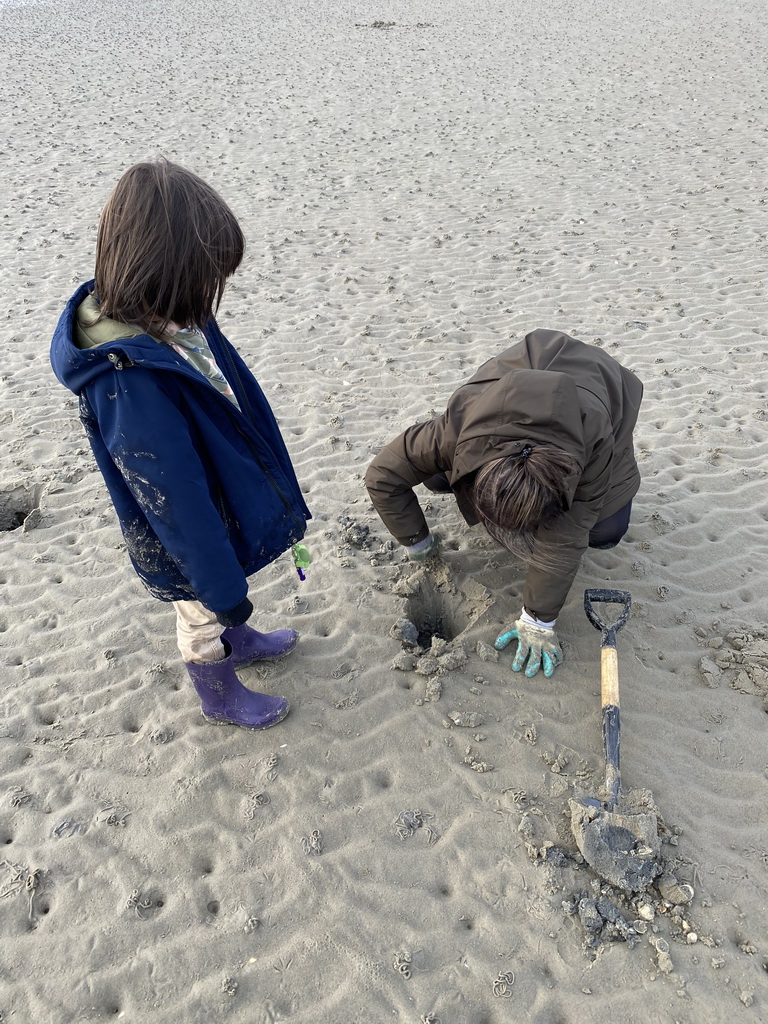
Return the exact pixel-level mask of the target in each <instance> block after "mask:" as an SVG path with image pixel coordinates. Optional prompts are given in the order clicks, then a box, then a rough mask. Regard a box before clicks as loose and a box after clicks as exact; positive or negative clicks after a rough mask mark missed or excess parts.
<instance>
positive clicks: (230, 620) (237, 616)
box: [216, 597, 253, 629]
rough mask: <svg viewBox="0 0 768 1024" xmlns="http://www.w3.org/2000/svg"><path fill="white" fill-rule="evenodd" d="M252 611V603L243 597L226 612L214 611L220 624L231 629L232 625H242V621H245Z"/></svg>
mask: <svg viewBox="0 0 768 1024" xmlns="http://www.w3.org/2000/svg"><path fill="white" fill-rule="evenodd" d="M252 612H253V605H252V604H251V602H250V601H249V600H248V598H247V597H244V598H243V600H242V601H241V602H240V604H236V605H235V607H234V608H230V609H229V611H226V612H216V618H217V619H218V620H219V622H220V623H221V624H222V626H225V627H227V628H228V629H231V628H232V627H233V626H242V624H243V623H244V622H247V621H248V619H250V617H251V613H252Z"/></svg>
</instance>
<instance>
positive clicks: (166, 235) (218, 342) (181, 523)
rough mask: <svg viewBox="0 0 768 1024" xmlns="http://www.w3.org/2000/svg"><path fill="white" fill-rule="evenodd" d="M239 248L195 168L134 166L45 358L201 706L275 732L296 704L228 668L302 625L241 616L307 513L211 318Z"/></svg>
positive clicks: (260, 405) (265, 415)
mask: <svg viewBox="0 0 768 1024" xmlns="http://www.w3.org/2000/svg"><path fill="white" fill-rule="evenodd" d="M244 244H245V243H244V239H243V234H242V231H241V230H240V226H239V225H238V223H237V220H236V219H235V216H234V214H233V213H232V211H231V210H230V209H229V207H228V206H227V204H226V203H225V202H224V200H223V199H222V198H221V197H220V196H219V195H218V193H216V192H215V191H214V190H213V189H212V188H211V187H210V186H209V185H207V184H206V183H205V182H204V181H202V180H201V179H200V178H198V177H197V176H196V175H194V174H192V173H191V172H190V171H187V170H185V169H184V168H183V167H179V166H178V165H176V164H172V163H170V162H168V161H165V160H161V161H158V162H156V163H140V164H136V165H135V166H133V167H131V168H130V169H129V170H128V171H126V173H125V174H124V175H123V177H122V178H121V179H120V181H119V182H118V183H117V185H116V187H115V189H114V191H113V192H112V194H111V196H110V197H109V199H108V201H107V204H106V206H105V208H104V210H103V212H102V215H101V221H100V224H99V234H98V241H97V246H96V276H95V280H94V281H90V282H88V283H87V284H84V285H82V286H81V287H80V288H78V290H77V291H76V292H75V294H74V295H73V296H72V298H71V299H70V300H69V302H68V303H67V306H66V308H65V310H64V312H63V313H62V315H61V318H60V320H59V323H58V326H57V328H56V332H55V334H54V336H53V342H52V344H51V363H52V365H53V369H54V372H55V374H56V376H57V377H58V379H59V380H60V381H61V383H62V384H64V385H65V386H66V387H68V388H69V389H70V390H71V391H73V392H74V393H75V394H76V395H77V396H78V397H79V399H80V418H81V420H82V422H83V425H84V426H85V430H86V433H87V435H88V439H89V441H90V443H91V447H92V449H93V453H94V455H95V457H96V462H97V463H98V466H99V469H100V470H101V472H102V475H103V476H104V481H105V483H106V485H107V489H108V491H109V494H110V497H111V499H112V503H113V505H114V507H115V510H116V512H117V515H118V518H119V520H120V526H121V529H122V531H123V536H124V538H125V544H126V548H127V550H128V554H129V555H130V558H131V561H132V563H133V566H134V568H135V570H136V572H137V573H138V575H139V578H140V579H141V580H142V582H143V583H144V585H145V586H146V588H147V589H148V590H149V592H150V593H151V594H152V595H154V596H155V597H157V598H159V599H160V600H161V601H172V602H173V604H174V607H175V609H176V619H177V640H178V645H179V650H180V651H181V655H182V658H183V659H184V662H185V663H186V667H187V670H188V672H189V675H190V677H191V679H192V682H193V684H194V687H195V689H196V691H197V693H198V695H199V697H200V698H201V701H202V713H203V715H204V716H205V718H206V719H207V720H208V721H209V722H213V723H215V724H217V725H227V724H232V725H241V726H244V727H245V728H249V729H266V728H268V727H269V726H271V725H275V724H276V723H277V722H279V721H281V720H282V719H283V718H285V716H286V715H287V714H288V701H287V700H286V699H285V698H284V697H273V696H269V695H267V694H262V693H254V692H253V691H252V690H248V689H246V687H245V686H243V685H242V683H241V682H240V680H239V679H238V678H237V675H236V673H235V669H236V668H237V667H238V666H241V665H246V664H248V663H249V662H252V661H259V660H266V659H270V658H279V657H282V656H283V655H285V654H287V653H288V652H289V651H290V650H292V649H293V647H294V646H295V644H296V640H297V634H296V633H295V632H294V631H293V630H290V629H281V630H277V631H276V632H273V633H259V632H257V631H256V630H255V629H252V628H251V627H250V626H249V625H247V621H248V618H249V617H250V615H251V612H252V611H253V605H252V604H251V602H250V601H249V600H248V582H247V577H248V576H250V575H251V574H252V573H255V572H256V571H257V570H258V569H261V568H262V567H263V566H265V565H267V564H268V563H270V562H272V561H273V560H274V559H275V558H277V557H278V555H280V554H281V553H282V552H283V551H285V550H286V549H287V548H289V547H290V546H291V545H292V544H294V543H296V542H297V541H298V540H300V539H301V537H302V536H303V535H304V530H305V525H306V520H307V519H309V518H310V514H309V511H308V509H307V507H306V505H305V503H304V500H303V498H302V496H301V491H300V489H299V485H298V483H297V481H296V476H295V474H294V471H293V467H292V465H291V461H290V458H289V456H288V452H287V450H286V448H285V444H284V442H283V439H282V437H281V435H280V431H279V428H278V426H277V423H276V421H275V417H274V415H273V413H272V410H271V409H270V407H269V403H268V402H267V400H266V398H265V397H264V395H263V393H262V391H261V388H260V387H259V385H258V383H257V381H256V380H255V378H254V377H253V375H252V374H251V373H250V371H249V370H248V368H247V367H246V365H245V363H244V362H243V361H242V359H241V358H240V357H239V356H238V354H237V352H236V351H235V349H234V348H233V347H232V345H230V343H229V342H228V341H227V339H226V338H225V337H224V335H223V334H222V333H221V331H220V330H219V327H218V325H217V323H216V321H215V320H214V318H213V313H214V311H215V310H216V309H217V308H218V305H219V303H220V301H221V297H222V294H223V291H224V287H225V284H226V281H227V278H228V277H230V276H231V275H232V274H233V273H234V272H235V270H236V269H237V267H238V266H239V265H240V262H241V260H242V258H243V250H244Z"/></svg>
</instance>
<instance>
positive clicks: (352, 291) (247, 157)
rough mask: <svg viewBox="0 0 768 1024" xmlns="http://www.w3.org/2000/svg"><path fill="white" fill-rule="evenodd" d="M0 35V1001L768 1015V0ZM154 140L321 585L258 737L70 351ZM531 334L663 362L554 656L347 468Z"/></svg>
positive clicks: (434, 8) (255, 672)
mask: <svg viewBox="0 0 768 1024" xmlns="http://www.w3.org/2000/svg"><path fill="white" fill-rule="evenodd" d="M0 41H1V43H2V53H3V79H4V84H3V86H2V100H3V102H2V106H1V107H0V140H1V143H0V159H1V160H2V182H3V189H2V191H3V200H2V217H3V220H2V232H1V233H0V319H1V321H2V326H1V328H0V366H1V370H0V450H1V451H2V453H3V455H2V461H1V462H0V529H1V530H2V532H0V584H2V586H1V587H0V675H1V676H2V689H1V691H0V765H1V766H2V783H1V784H0V847H2V852H1V853H0V936H2V944H1V948H2V952H0V1020H2V1021H3V1022H6V1021H7V1022H11V1021H12V1022H14V1024H39V1022H45V1024H47V1022H52V1024H69V1022H74V1021H101V1020H113V1019H122V1020H125V1021H130V1022H140V1024H143V1022H152V1024H155V1022H156V1024H179V1022H183V1024H202V1022H206V1024H210V1022H212V1021H220V1020H221V1021H224V1020H226V1021H233V1022H242V1024H273V1022H278V1021H280V1022H283V1021H284V1022H288V1021H290V1022H292V1024H351V1022H355V1024H362V1022H372V1024H384V1022H387V1021H402V1022H403V1024H513V1022H528V1021H531V1022H535V1024H583V1022H585V1021H588V1022H594V1024H608V1022H611V1024H615V1022H622V1024H624V1022H628V1024H635V1022H643V1024H646V1022H649V1021H650V1022H654V1024H655V1022H663V1024H722V1022H724V1021H734V1022H736V1021H738V1022H742V1021H743V1022H745V1024H752V1022H757V1021H765V1020H766V1019H768V799H767V797H768V747H767V745H766V728H767V727H768V717H767V716H766V711H768V558H767V556H768V525H767V524H768V422H767V418H768V401H767V398H766V394H767V390H768V340H767V339H768V298H767V297H766V292H765V281H764V278H765V268H766V256H767V255H768V187H767V186H766V161H767V158H768V129H767V128H766V125H767V124H768V122H767V121H766V111H767V110H768V76H767V75H766V52H767V49H768V22H767V21H766V18H765V10H764V6H763V5H762V4H759V3H757V2H756V0H733V2H732V3H730V4H727V5H726V4H722V3H714V2H713V0H679V2H677V3H674V4H671V3H668V2H665V0H651V2H649V3H648V4H645V5H638V4H633V3H630V2H629V0H609V2H606V3H594V2H592V0H575V2H574V3H572V4H567V3H564V2H562V0H554V2H552V3H540V2H538V0H532V2H523V0H507V2H501V0H489V2H488V3H477V2H470V0H441V2H438V0H424V2H421V0H416V2H412V3H404V2H393V0H381V2H375V3H373V2H368V0H365V2H363V3H351V2H347V0H298V2H296V3H294V4H289V5H287V4H282V3H277V2H275V0H263V2H261V3H259V4H255V3H248V2H245V0H229V2H228V3H226V4H223V3H210V2H208V3H202V2H200V0H187V2H185V3H182V2H180V0H169V2H163V3H160V2H158V0H146V2H141V3H140V2H138V0H129V2H124V3H112V2H104V3H101V4H97V5H94V4H87V3H84V2H83V0H67V2H65V0H61V2H59V0H50V2H34V0H32V2H29V3H14V2H11V3H3V4H0ZM161 155H162V156H166V157H168V158H169V159H171V160H174V161H177V162H179V163H182V164H184V165H185V166H187V167H189V168H190V169H192V170H193V171H195V172H196V173H198V174H199V175H200V176H202V177H203V178H204V179H205V180H207V181H209V182H211V184H212V185H214V186H215V187H216V188H217V189H218V190H219V191H220V192H221V193H222V195H223V196H224V198H225V199H226V200H227V202H228V203H229V204H230V205H231V206H232V208H233V209H234V211H235V213H236V214H237V216H238V218H239V219H240V221H241V223H242V225H243V229H244V232H245V235H246V239H247V246H248V249H247V254H246V258H245V261H244V264H243V266H242V267H241V269H240V270H239V271H238V273H237V274H236V276H235V277H234V278H233V279H232V281H231V283H230V286H229V288H228V290H227V292H226V294H225V297H224V301H223V304H222V307H221V309H220V312H219V321H220V323H221V326H222V328H223V330H224V331H225V333H226V334H227V336H228V337H229V338H230V339H231V340H232V342H233V343H234V344H235V345H236V347H237V348H238V350H239V351H240V353H241V354H242V356H243V358H244V359H245V360H246V362H247V363H248V365H249V366H250V367H251V368H252V370H253V371H254V373H255V374H256V376H257V377H258V379H259V381H260V382H261V384H262V386H263V388H264V390H265V392H266V394H267V396H268V398H269V400H270V402H271V403H272V406H273V408H274V410H275V413H276V415H277V417H278V419H279V421H280V425H281V428H282V430H283V433H284V436H285V439H286V443H287V445H288V447H289V450H290V452H291V456H292V459H293V461H294V465H295V467H296V471H297V474H298V477H299V480H300V482H301V484H302V488H303V490H304V492H305V498H306V501H307V503H308V504H309V506H310V508H311V510H312V513H313V517H314V518H313V520H312V522H311V523H310V527H309V531H308V533H307V537H306V543H307V545H308V546H309V548H310V550H311V552H312V556H313V562H312V565H311V567H310V569H309V571H308V574H307V579H306V581H305V582H303V583H302V582H300V581H299V579H298V577H297V574H296V572H295V570H294V568H293V565H292V563H291V560H290V556H289V555H288V554H286V555H285V556H284V557H282V558H281V559H279V560H278V561H277V562H275V563H274V564H272V565H271V566H269V567H268V568H267V569H265V570H264V571H262V572H261V573H260V574H259V575H258V576H256V577H254V578H253V579H252V581H251V591H250V597H251V599H252V601H253V603H254V605H255V609H256V611H255V614H254V618H253V620H252V621H253V624H254V625H256V626H257V627H258V628H262V629H275V628H278V627H282V626H291V627H293V628H295V629H297V630H298V631H299V632H300V642H299V645H298V647H297V649H296V651H295V652H294V653H293V654H292V655H291V656H290V657H289V658H287V659H285V660H283V661H281V662H279V663H276V664H274V665H268V666H259V667H250V668H248V669H246V670H244V672H243V673H242V678H243V681H244V682H245V683H246V685H249V686H251V687H253V688H258V689H262V690H265V691H266V692H269V693H279V694H283V695H285V696H287V697H288V698H289V700H290V702H291V705H292V712H291V714H290V715H289V717H288V718H287V719H286V720H285V722H284V723H282V724H280V725H279V726H277V727H276V728H275V729H273V730H270V731H269V732H263V733H252V732H248V731H247V730H242V729H236V728H222V729H217V728H213V727H211V726H210V725H208V724H207V723H206V722H205V721H204V720H203V719H202V717H201V715H200V713H199V702H198V700H197V698H196V696H195V693H194V691H193V690H192V687H191V684H190V682H189V679H188V677H187V674H186V672H185V670H184V666H183V664H182V663H181V661H180V659H179V657H178V653H177V650H176V646H175V638H174V615H173V610H172V608H170V606H168V605H164V604H162V603H160V602H158V601H155V600H153V599H152V598H151V597H150V596H149V595H148V594H147V593H146V592H145V591H144V589H143V587H142V586H141V584H140V582H139V581H138V579H137V577H136V576H135V574H134V573H133V571H132V570H131V568H130V565H129V563H128V560H127V558H126V555H125V551H124V550H123V543H122V538H121V535H120V531H119V528H118V525H117V521H116V518H115V515H114V512H113V510H112V507H111V505H110V503H109V500H108V497H107V494H106V491H105V489H104V485H103V482H102V479H101V476H100V474H99V473H98V470H97V468H96V465H95V463H94V461H93V458H92V456H91V454H90V450H89V448H88V445H87V442H86V438H85V435H84V433H83V430H82V427H81V425H80V423H79V421H78V417H77V401H76V399H75V398H74V396H72V395H71V394H70V393H69V392H67V391H66V390H65V389H64V388H62V387H61V386H60V385H59V384H58V382H57V381H56V379H55V378H54V377H53V374H52V372H51V369H50V364H49V358H48V349H49V343H50V338H51V334H52V332H53V329H54V327H55V324H56V321H57V318H58V316H59V313H60V311H61V309H62V308H63V306H64V303H65V302H66V300H67V299H68V297H69V296H70V294H71V293H72V292H73V291H74V290H75V288H76V287H77V285H79V284H80V283H82V282H83V281H86V280H88V279H89V278H90V277H91V276H92V273H93V258H94V249H95V240H96V227H97V221H98V215H99V211H100V209H101V207H102V205H103V203H104V201H105V200H106V198H107V196H108V194H109V192H110V190H111V189H112V187H113V185H114V184H115V182H116V181H117V179H118V178H119V177H120V175H121V174H122V172H123V171H124V170H125V169H126V168H127V167H128V166H130V165H131V164H132V163H135V162H136V161H138V160H144V159H149V158H154V157H157V156H161ZM535 328H552V329H557V330H562V331H565V332H567V333H569V334H571V335H573V336H574V337H576V338H579V339H581V340H582V341H586V342H589V343H591V344H594V345H598V346H602V347H603V348H605V349H606V351H608V352H610V354H611V355H613V356H614V357H615V358H617V359H618V360H619V361H620V362H622V363H624V364H625V365H627V366H629V367H631V368H632V369H633V370H634V371H635V372H636V373H637V374H638V375H639V376H640V378H641V379H642V380H643V382H644V384H645V389H646V390H645V399H644V403H643V408H642V412H641V419H640V423H639V426H638V429H637V432H636V447H637V451H638V458H639V465H640V469H641V472H642V474H643V484H642V487H641V490H640V493H639V494H638V496H637V499H636V500H635V504H634V511H633V520H632V525H631V527H630V531H629V534H628V535H627V538H626V539H625V541H624V542H622V543H621V544H620V545H619V546H618V547H617V548H615V549H614V550H610V551H590V552H589V553H588V555H587V556H585V558H584V559H583V562H582V566H581V569H580V571H579V575H578V577H577V579H576V582H575V584H574V586H573V589H572V591H571V594H570V597H569V600H568V603H567V605H566V606H565V608H564V610H563V613H562V615H561V617H560V619H559V621H558V632H559V635H560V637H561V639H562V641H563V646H564V650H565V655H566V661H565V664H564V665H563V666H562V667H561V668H559V669H558V670H557V671H556V673H555V675H554V676H553V677H552V679H550V680H546V679H543V678H541V677H540V676H539V677H536V678H535V679H527V678H525V676H523V675H522V674H515V673H513V672H512V670H511V653H510V651H509V650H507V651H506V652H502V653H500V654H499V653H497V652H495V651H494V650H493V648H492V645H493V642H494V639H495V638H496V636H497V635H498V633H499V632H500V631H501V629H502V627H504V626H506V625H509V624H510V623H511V622H512V621H514V619H515V618H516V617H517V615H518V613H519V609H520V595H521V592H522V583H523V577H524V568H523V567H522V566H521V565H520V564H519V563H518V562H516V560H515V559H514V557H513V556H512V555H511V554H509V553H507V552H505V551H503V550H501V549H499V548H498V547H497V546H496V545H495V543H494V542H493V541H492V540H491V538H490V537H488V536H487V535H486V534H485V533H484V532H483V531H482V530H481V529H480V528H473V529H469V528H468V527H467V526H466V525H465V524H464V523H463V521H462V519H461V517H460V515H459V514H458V512H457V509H456V505H455V502H454V501H453V500H452V498H451V496H449V495H431V494H428V492H426V491H424V490H423V489H422V488H419V496H420V499H421V501H422V504H423V505H424V507H425V508H426V510H427V516H428V519H429V522H430V525H431V526H432V527H433V528H434V529H436V530H437V531H438V532H439V533H440V535H441V536H442V538H443V545H442V553H441V557H440V559H439V560H437V561H434V562H430V563H429V564H428V565H427V566H426V567H424V566H419V565H417V564H414V563H410V562H408V561H407V560H406V559H405V557H404V555H403V553H402V549H400V548H398V547H397V545H395V544H393V543H392V542H391V541H390V539H389V538H388V535H387V533H386V531H385V529H384V527H383V526H382V524H381V523H380V521H379V520H378V519H377V517H376V515H375V512H374V510H373V507H372V505H371V504H370V501H369V499H368V495H367V493H366V491H365V488H364V486H363V482H362V478H363V475H364V473H365V469H366V467H367V465H368V463H369V462H370V460H371V458H372V457H373V455H374V454H375V453H376V452H378V451H379V449H380V448H381V447H382V446H383V445H384V444H385V443H386V442H387V441H389V440H390V439H391V438H392V437H393V436H395V435H396V434H397V433H399V432H400V431H401V430H402V429H404V428H405V427H406V426H408V425H409V424H411V423H413V422H416V421H417V420H420V419H425V418H427V417H429V416H430V415H433V414H434V413H435V412H440V411H441V409H442V408H443V407H444V404H445V401H446V400H447V398H448V396H449V395H450V394H451V392H452V391H453V390H454V389H455V388H456V387H457V386H458V385H459V384H460V383H462V382H463V381H464V380H465V379H467V378H468V377H469V376H470V375H471V374H472V372H473V371H474V369H475V368H476V367H478V366H480V365H481V364H482V363H483V362H485V360H486V359H488V358H489V357H490V356H491V355H494V354H496V353H497V352H499V351H501V350H502V349H503V348H505V347H507V346H508V345H509V344H511V343H512V342H513V341H514V340H517V339H520V338H522V337H523V336H524V335H525V334H526V333H527V332H529V331H531V330H534V329H535ZM594 587H609V588H618V589H621V590H628V591H630V592H631V594H632V597H633V614H632V617H631V619H630V621H629V622H628V624H627V626H626V627H625V628H624V629H623V630H622V631H621V633H620V634H619V641H618V649H619V666H620V676H621V688H622V692H621V697H622V730H623V731H622V771H623V782H624V785H625V787H626V788H627V789H630V788H631V789H638V790H639V789H644V790H648V791H650V792H651V793H652V796H653V800H654V802H655V806H656V808H657V809H658V816H659V824H660V829H661V837H662V840H663V842H662V855H663V859H664V868H665V885H664V886H663V887H662V889H663V891H660V889H659V887H657V886H653V887H652V888H651V889H649V890H648V891H647V892H646V893H643V894H640V895H639V896H634V897H632V898H628V897H625V896H622V894H621V893H619V892H617V891H616V890H614V889H611V888H610V887H608V886H607V885H606V883H605V882H604V881H603V880H601V879H600V878H599V877H598V876H597V875H596V874H595V873H594V871H592V870H591V869H590V868H589V866H588V865H586V864H585V863H584V861H583V859H582V858H581V857H580V855H579V852H578V849H577V847H576V844H575V842H574V837H573V834H572V831H571V826H570V818H569V810H568V808H569V798H570V797H572V796H573V795H574V794H578V793H596V792H597V791H598V790H599V788H600V785H601V781H602V763H603V757H602V740H601V731H600V636H599V634H598V633H597V632H596V631H595V630H594V629H593V628H592V626H591V625H590V624H589V622H588V621H587V619H586V617H585V614H584V610H583V594H584V590H585V588H594ZM403 619H406V620H409V621H411V622H414V623H415V624H416V625H417V626H418V627H419V628H422V627H424V628H428V627H430V625H431V626H434V625H435V623H436V622H437V620H440V621H441V626H442V631H443V632H444V634H445V640H444V641H443V642H439V641H438V642H436V643H435V644H434V646H433V649H432V650H431V651H427V652H424V651H421V652H416V653H417V654H419V655H421V656H414V652H413V650H412V649H411V648H408V647H407V646H404V645H403V643H402V642H401V641H400V640H399V639H398V635H397V634H398V630H397V623H398V622H399V621H400V620H403ZM670 879H675V880H676V881H671V880H670ZM686 887H688V888H686ZM691 890H692V895H691ZM665 892H666V895H665ZM675 894H677V895H675ZM585 900H586V901H592V905H597V904H598V903H599V901H601V900H602V901H604V902H603V903H602V906H606V905H607V904H606V902H605V901H607V903H608V904H610V905H611V906H613V907H615V908H617V910H618V911H619V912H620V913H621V915H622V920H625V921H626V922H628V924H629V926H630V932H629V933H628V934H624V935H623V936H622V935H620V934H618V932H620V931H621V928H619V929H618V931H617V929H616V928H613V929H612V928H611V927H609V926H608V925H607V924H606V925H605V927H604V928H603V929H602V931H601V930H600V928H601V926H602V924H603V923H604V922H600V923H599V924H598V926H597V930H596V931H591V932H590V930H589V927H588V926H587V918H586V915H585V914H584V913H581V914H580V913H579V912H574V910H575V908H577V907H578V905H579V904H580V903H581V904H582V906H584V905H585V904H584V902H583V901H585ZM590 937H591V938H590ZM627 939H629V941H627Z"/></svg>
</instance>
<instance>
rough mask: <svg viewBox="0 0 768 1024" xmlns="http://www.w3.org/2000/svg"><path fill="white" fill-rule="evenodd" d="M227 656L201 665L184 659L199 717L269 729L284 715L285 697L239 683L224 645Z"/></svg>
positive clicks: (226, 646)
mask: <svg viewBox="0 0 768 1024" xmlns="http://www.w3.org/2000/svg"><path fill="white" fill-rule="evenodd" d="M224 650H225V651H226V652H227V657H226V658H224V660H223V661H210V662H207V663H206V664H204V665H195V664H194V663H192V662H189V661H187V662H185V663H184V664H185V665H186V668H187V672H189V677H190V679H191V680H192V683H193V685H194V687H195V690H197V695H198V697H199V698H200V700H201V701H202V708H201V710H202V712H203V717H204V718H205V720H206V721H207V722H211V723H212V724H213V725H241V726H242V727H243V728H244V729H269V727H270V726H271V725H277V723H278V722H282V720H283V719H284V718H285V716H286V715H287V714H288V709H289V704H288V701H287V700H286V699H285V697H272V696H270V695H269V694H266V693H255V692H254V691H253V690H249V689H247V687H245V686H243V684H242V683H241V682H240V680H239V679H238V678H237V675H236V674H235V666H234V663H233V658H232V649H231V647H230V646H229V644H228V643H225V644H224Z"/></svg>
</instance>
